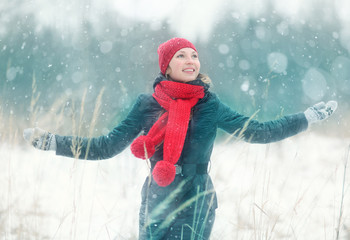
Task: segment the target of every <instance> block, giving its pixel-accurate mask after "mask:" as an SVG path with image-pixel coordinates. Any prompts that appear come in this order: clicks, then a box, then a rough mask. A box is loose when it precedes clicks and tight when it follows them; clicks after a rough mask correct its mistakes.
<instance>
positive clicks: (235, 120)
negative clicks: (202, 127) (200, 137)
mask: <svg viewBox="0 0 350 240" xmlns="http://www.w3.org/2000/svg"><path fill="white" fill-rule="evenodd" d="M218 127H219V128H221V129H223V130H225V131H226V132H228V133H230V134H234V135H235V136H236V137H238V138H242V139H244V140H245V141H247V142H251V143H270V142H276V141H280V140H282V139H285V138H288V137H291V136H293V135H296V134H297V133H300V132H302V131H304V130H306V129H307V127H308V121H307V119H306V117H305V114H304V113H297V114H293V115H288V116H284V117H282V118H280V119H277V120H274V121H267V122H259V121H256V120H253V119H251V118H249V117H246V116H243V115H241V114H239V113H237V112H235V111H233V110H232V109H230V108H229V107H228V106H226V105H225V104H223V103H221V102H219V106H218Z"/></svg>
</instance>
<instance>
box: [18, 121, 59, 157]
mask: <svg viewBox="0 0 350 240" xmlns="http://www.w3.org/2000/svg"><path fill="white" fill-rule="evenodd" d="M23 138H24V139H25V140H26V141H27V142H29V143H30V144H32V145H33V146H34V147H35V148H37V149H41V150H45V151H48V150H56V139H55V135H54V134H52V133H50V132H47V131H45V130H43V129H41V128H38V127H35V128H26V129H24V130H23Z"/></svg>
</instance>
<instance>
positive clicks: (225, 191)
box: [0, 76, 350, 240]
mask: <svg viewBox="0 0 350 240" xmlns="http://www.w3.org/2000/svg"><path fill="white" fill-rule="evenodd" d="M85 96H86V92H85V94H84V95H83V98H82V100H81V102H80V103H79V104H76V103H74V102H72V104H71V109H70V112H71V114H70V115H69V117H70V121H69V124H70V125H71V129H72V133H73V134H74V135H80V134H83V130H82V125H83V123H82V122H83V119H84V112H85V110H84V109H85V108H86V107H87V106H86V104H85ZM102 96H103V89H102V90H101V92H100V94H99V96H98V98H97V100H96V104H95V108H94V113H93V117H92V119H91V121H90V124H89V128H88V129H89V130H88V133H87V135H88V136H92V135H93V134H94V133H93V131H94V129H95V125H96V122H97V121H98V116H99V110H100V107H101V103H102ZM39 98H40V95H39V93H37V92H36V80H35V77H34V76H33V97H32V99H31V103H30V107H31V111H32V116H31V117H30V123H32V124H38V126H42V127H43V128H45V126H51V127H52V128H54V129H48V130H53V131H57V130H59V129H60V128H61V127H62V126H63V123H62V122H68V120H67V116H66V115H65V113H64V112H65V111H66V110H67V109H66V106H65V103H66V102H67V99H65V98H61V99H58V100H57V101H56V102H55V103H54V105H53V106H52V107H51V111H50V112H49V113H47V114H46V115H42V113H40V112H39V111H38V110H37V108H36V106H37V102H38V100H39ZM77 105H80V108H78V109H80V110H77V109H76V106H77ZM52 116H55V118H54V119H55V120H56V121H55V122H52V119H53V118H52ZM0 120H1V123H2V124H1V125H0V126H1V133H2V134H1V138H0V140H1V142H2V144H1V147H0V158H1V161H0V187H1V189H2V190H3V191H2V194H1V196H0V237H1V238H2V239H130V240H133V239H137V234H138V211H139V206H140V202H141V198H140V191H141V187H142V184H143V181H144V179H145V178H146V176H147V175H148V174H149V171H148V165H147V163H146V162H145V161H140V160H138V159H135V158H134V157H133V156H132V155H131V153H130V151H129V150H126V151H124V152H123V153H122V154H120V155H118V156H116V157H114V158H113V159H110V160H106V161H99V162H91V161H78V160H76V159H67V158H63V157H59V156H55V154H54V153H53V152H44V151H39V150H36V149H33V148H32V147H30V146H29V145H25V146H24V147H23V146H20V144H19V143H21V142H22V140H21V132H22V130H23V127H22V128H20V127H18V126H19V125H20V124H21V122H20V121H18V120H17V119H14V118H13V117H11V115H10V116H6V115H5V114H4V113H3V112H2V109H0ZM38 120H40V121H38ZM41 124H42V125H41ZM28 127H29V126H28ZM243 131H244V130H243ZM241 132H242V131H241ZM241 132H240V133H241ZM5 139H6V142H5V141H4V140H5ZM349 142H350V139H345V138H337V137H324V136H321V135H317V134H315V133H312V131H308V132H306V133H302V134H301V135H299V136H296V137H292V138H289V139H286V140H284V141H282V142H279V143H273V144H268V145H254V144H247V143H243V142H240V141H232V138H231V137H229V138H228V140H227V141H225V142H222V143H218V144H217V146H216V147H215V149H214V152H213V156H212V167H211V173H210V175H211V176H212V178H213V182H214V184H215V186H216V190H217V193H218V199H219V208H218V209H217V216H216V223H215V225H214V229H213V233H212V239H214V240H215V239H220V240H225V239H242V240H270V239H271V240H273V239H298V240H300V239H301V240H303V239H305V240H313V239H315V240H320V239H337V240H339V239H341V240H348V239H350V230H349V228H350V210H349V207H348V206H350V198H349V192H348V190H349V186H350V183H349V177H347V175H348V172H347V171H346V166H347V162H348V158H349V156H348V154H349ZM79 146H80V143H79V142H76V143H75V146H74V149H75V151H76V157H78V156H79V155H80V147H79ZM344 156H345V157H344ZM190 201H196V199H191V200H190ZM186 204H190V202H187V203H184V205H183V207H185V206H186ZM178 210H181V209H177V210H175V212H174V214H176V211H178ZM169 217H171V216H169ZM191 227H196V226H191Z"/></svg>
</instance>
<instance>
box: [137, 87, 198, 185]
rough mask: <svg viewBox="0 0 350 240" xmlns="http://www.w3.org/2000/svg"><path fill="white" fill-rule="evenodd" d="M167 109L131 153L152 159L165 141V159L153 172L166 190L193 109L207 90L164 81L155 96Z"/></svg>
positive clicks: (179, 153)
mask: <svg viewBox="0 0 350 240" xmlns="http://www.w3.org/2000/svg"><path fill="white" fill-rule="evenodd" d="M153 97H154V98H155V99H156V100H157V102H158V103H159V104H160V105H161V106H162V107H163V108H164V109H165V110H166V112H165V113H163V114H162V116H160V118H159V119H158V120H157V121H156V122H155V123H154V124H153V126H152V127H151V129H150V130H149V132H148V134H147V135H142V136H140V137H138V138H136V139H135V140H134V142H133V143H132V144H131V151H132V153H133V154H134V155H135V156H136V157H138V158H142V159H148V158H150V157H151V156H152V155H153V154H154V152H155V147H156V146H157V145H158V144H160V143H161V142H162V141H163V140H164V145H163V160H162V161H158V162H157V163H156V165H155V167H154V169H153V172H152V174H153V179H154V180H155V181H156V182H157V184H158V185H159V186H162V187H165V186H168V185H169V184H170V183H172V182H173V181H174V178H175V174H176V169H175V166H174V165H175V164H176V163H177V161H178V159H179V157H180V155H181V152H182V148H183V145H184V142H185V137H186V133H187V128H188V122H189V120H190V114H191V108H192V107H193V106H194V105H195V104H196V103H197V102H198V100H199V99H200V98H203V97H204V88H203V87H202V86H198V85H190V84H186V83H179V82H172V81H162V82H160V83H159V84H158V85H157V86H156V88H155V92H154V94H153Z"/></svg>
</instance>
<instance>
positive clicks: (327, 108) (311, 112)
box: [304, 101, 338, 124]
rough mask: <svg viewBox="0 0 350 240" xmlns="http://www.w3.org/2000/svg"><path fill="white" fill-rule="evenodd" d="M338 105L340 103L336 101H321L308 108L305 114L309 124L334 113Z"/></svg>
mask: <svg viewBox="0 0 350 240" xmlns="http://www.w3.org/2000/svg"><path fill="white" fill-rule="evenodd" d="M337 107H338V103H337V102H336V101H329V102H327V103H324V102H320V103H317V104H315V105H314V106H312V107H309V108H308V109H306V111H305V112H304V114H305V117H306V119H307V121H308V122H309V124H312V123H315V122H318V121H322V120H324V119H327V118H328V117H329V116H331V115H332V114H333V113H334V111H335V110H336V109H337Z"/></svg>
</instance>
